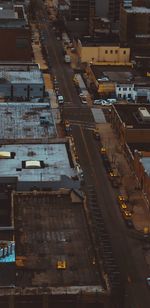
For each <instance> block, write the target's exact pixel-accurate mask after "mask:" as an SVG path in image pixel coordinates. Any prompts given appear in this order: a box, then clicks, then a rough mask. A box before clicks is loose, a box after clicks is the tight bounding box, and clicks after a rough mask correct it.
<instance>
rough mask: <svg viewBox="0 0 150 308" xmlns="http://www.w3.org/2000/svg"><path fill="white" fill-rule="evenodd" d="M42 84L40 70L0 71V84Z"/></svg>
mask: <svg viewBox="0 0 150 308" xmlns="http://www.w3.org/2000/svg"><path fill="white" fill-rule="evenodd" d="M6 83H11V84H16V83H18V84H43V83H44V80H43V75H42V72H41V71H40V70H37V71H36V70H34V71H29V72H28V71H26V72H25V71H18V72H17V71H0V84H6Z"/></svg>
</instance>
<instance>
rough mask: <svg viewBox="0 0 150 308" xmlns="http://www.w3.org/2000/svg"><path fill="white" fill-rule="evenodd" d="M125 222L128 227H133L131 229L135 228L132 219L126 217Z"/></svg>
mask: <svg viewBox="0 0 150 308" xmlns="http://www.w3.org/2000/svg"><path fill="white" fill-rule="evenodd" d="M125 223H126V226H127V227H128V228H131V229H132V228H134V225H133V222H132V220H131V219H125Z"/></svg>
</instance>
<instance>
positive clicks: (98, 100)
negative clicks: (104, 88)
mask: <svg viewBox="0 0 150 308" xmlns="http://www.w3.org/2000/svg"><path fill="white" fill-rule="evenodd" d="M93 104H94V105H101V104H102V99H95V100H94V102H93Z"/></svg>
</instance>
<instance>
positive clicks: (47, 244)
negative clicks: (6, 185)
mask: <svg viewBox="0 0 150 308" xmlns="http://www.w3.org/2000/svg"><path fill="white" fill-rule="evenodd" d="M13 207H14V225H15V241H16V266H17V268H16V271H17V275H16V286H19V287H24V286H26V287H28V286H32V287H40V286H44V287H48V286H53V287H71V286H77V287H78V288H79V287H80V286H96V285H97V286H98V290H100V289H101V290H103V288H102V279H100V274H99V271H98V268H97V266H96V264H94V265H93V262H92V260H93V259H94V250H93V245H92V242H91V239H90V236H89V231H88V230H89V229H88V226H87V220H86V217H85V211H84V206H83V200H82V199H81V198H80V197H79V196H78V195H76V193H75V192H74V191H71V190H70V191H69V190H63V191H57V192H36V193H34V192H32V193H31V192H28V193H14V195H13ZM29 217H30V219H29Z"/></svg>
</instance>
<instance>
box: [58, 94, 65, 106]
mask: <svg viewBox="0 0 150 308" xmlns="http://www.w3.org/2000/svg"><path fill="white" fill-rule="evenodd" d="M57 101H58V104H60V105H61V104H63V103H64V98H63V96H62V95H58V96H57Z"/></svg>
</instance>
